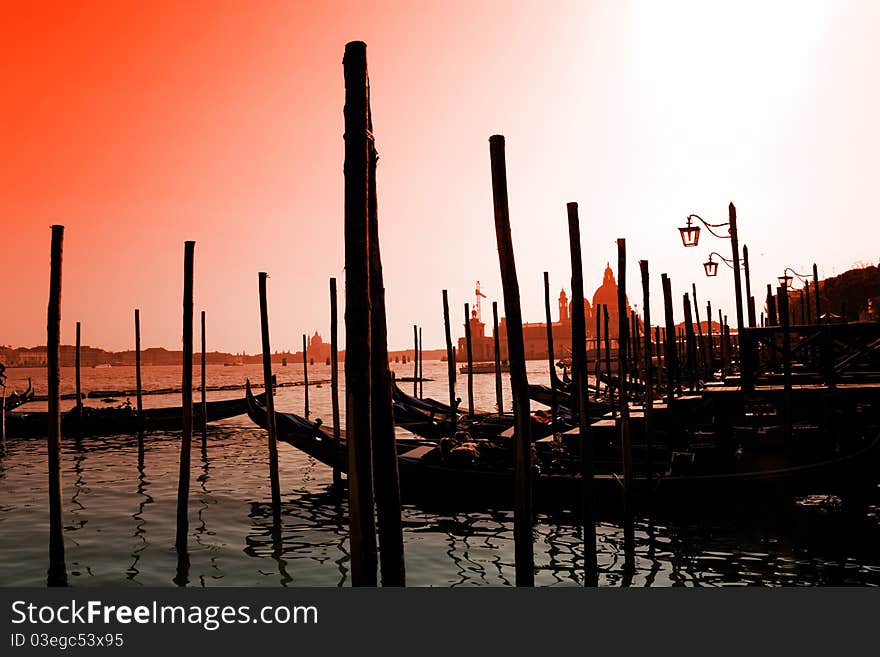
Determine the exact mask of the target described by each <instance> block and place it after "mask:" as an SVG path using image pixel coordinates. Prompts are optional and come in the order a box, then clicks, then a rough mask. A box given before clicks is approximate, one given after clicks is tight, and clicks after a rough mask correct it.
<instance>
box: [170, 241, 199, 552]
mask: <svg viewBox="0 0 880 657" xmlns="http://www.w3.org/2000/svg"><path fill="white" fill-rule="evenodd" d="M195 247H196V243H195V242H191V241H188V242H186V243H185V244H184V255H183V381H182V383H181V394H182V399H181V405H182V406H183V433H182V434H181V440H180V472H179V477H178V480H177V537H176V541H175V546H176V547H177V551H178V552H179V553H185V552H186V545H187V536H188V534H189V516H188V512H189V476H190V472H189V471H190V450H191V449H192V431H193V394H192V387H193V376H192V373H193V256H194V252H195Z"/></svg>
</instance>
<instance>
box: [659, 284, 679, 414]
mask: <svg viewBox="0 0 880 657" xmlns="http://www.w3.org/2000/svg"><path fill="white" fill-rule="evenodd" d="M660 280H661V283H662V286H663V311H664V315H665V318H666V404H667V406H669V407H671V406H672V401H673V400H674V399H675V388H676V383H677V381H678V352H677V347H676V344H675V321H674V320H673V317H672V283H671V282H670V280H669V277H668V276H667V275H666V274H661V275H660Z"/></svg>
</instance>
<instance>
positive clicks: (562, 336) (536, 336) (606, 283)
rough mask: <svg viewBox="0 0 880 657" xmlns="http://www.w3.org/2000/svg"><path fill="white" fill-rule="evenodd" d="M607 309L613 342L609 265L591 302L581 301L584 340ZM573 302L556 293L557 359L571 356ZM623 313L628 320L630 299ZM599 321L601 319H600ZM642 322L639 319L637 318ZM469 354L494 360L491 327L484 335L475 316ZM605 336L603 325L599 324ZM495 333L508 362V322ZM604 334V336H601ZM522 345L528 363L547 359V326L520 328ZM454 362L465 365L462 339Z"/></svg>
mask: <svg viewBox="0 0 880 657" xmlns="http://www.w3.org/2000/svg"><path fill="white" fill-rule="evenodd" d="M603 304H605V305H607V306H608V332H609V334H610V336H611V338H612V339H613V340H615V341H616V339H617V335H618V314H617V281H616V280H615V278H614V272H613V271H612V270H611V265H610V264H608V265H606V267H605V273H604V276H603V277H602V284H601V285H600V286H599V287H598V288H596V291H595V292H594V293H593V302H592V303H590V301H589V300H587V299H584V319H585V320H586V327H587V338H588V339H589V338H595V332H596V313H597V312H601V311H602V305H603ZM572 305H573V302H572V301H570V300H569V298H568V295H567V294H566V293H565V290H564V289H563V290H561V291H560V292H559V299H558V307H559V311H558V312H559V319H558V321H556V322H553V325H552V326H553V350H554V356H555V357H556V358H569V357H570V356H571V316H572ZM626 311H627V316H629V312H630V305H629V299H628V298H627V300H626ZM600 319H601V317H600ZM640 319H641V318H640ZM470 324H471V350H472V352H473V360H474V362H480V361H491V360H494V359H495V342H494V338H493V336H492V329H491V327H490V329H489V334H488V335H487V334H486V325H485V323H484V322H482V321H480V320H479V319H478V318H477V315H476V313H475V312H472V313H471V318H470ZM601 325H602V329H601V330H602V331H603V332H604V330H605V327H604V321H602V322H601ZM498 332H499V333H500V336H499V342H500V345H499V346H500V350H501V359H502V360H507V319H506V318H505V317H502V318H501V320H500V321H499V325H498ZM603 334H604V333H603ZM523 341H524V344H525V353H526V359H527V360H534V359H539V358H547V324H546V323H545V322H540V323H536V322H535V323H527V324H523ZM456 360H457V361H459V362H465V361H467V342H466V340H465V338H464V337H461V338H459V339H458V349H457V350H456Z"/></svg>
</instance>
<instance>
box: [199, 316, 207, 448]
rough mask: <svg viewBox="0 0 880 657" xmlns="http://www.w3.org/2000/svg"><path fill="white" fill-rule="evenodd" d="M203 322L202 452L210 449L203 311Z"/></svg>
mask: <svg viewBox="0 0 880 657" xmlns="http://www.w3.org/2000/svg"><path fill="white" fill-rule="evenodd" d="M201 320H202V327H201V328H202V371H201V375H202V418H201V425H202V426H201V430H202V452H203V453H204V452H205V450H207V449H208V397H207V392H206V391H207V386H208V375H207V372H206V371H205V370H206V369H207V364H208V355H207V351H206V342H205V311H204V310H203V311H202V313H201Z"/></svg>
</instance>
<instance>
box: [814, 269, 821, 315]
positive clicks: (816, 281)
mask: <svg viewBox="0 0 880 657" xmlns="http://www.w3.org/2000/svg"><path fill="white" fill-rule="evenodd" d="M813 292H815V294H816V322H817V323H818V322H821V321H822V319H821V318H822V307H821V305H820V302H819V268H818V267H816V263H815V262H814V263H813Z"/></svg>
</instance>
